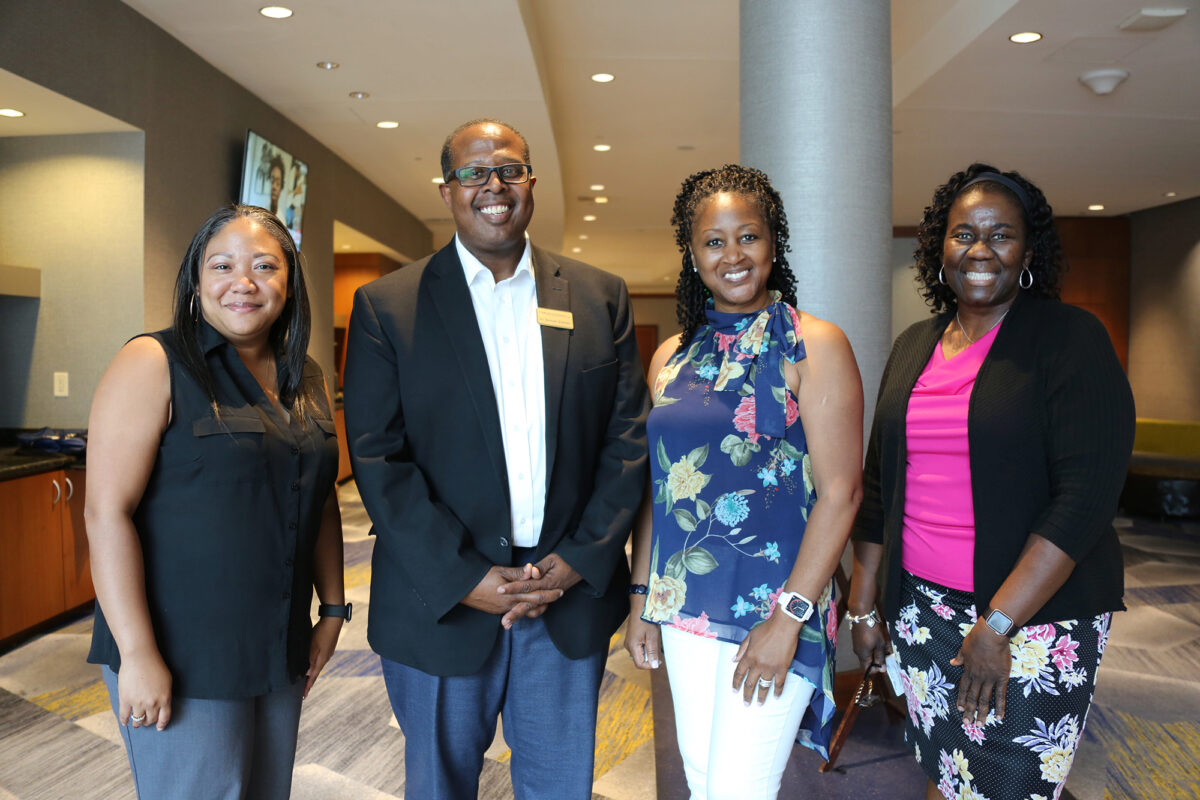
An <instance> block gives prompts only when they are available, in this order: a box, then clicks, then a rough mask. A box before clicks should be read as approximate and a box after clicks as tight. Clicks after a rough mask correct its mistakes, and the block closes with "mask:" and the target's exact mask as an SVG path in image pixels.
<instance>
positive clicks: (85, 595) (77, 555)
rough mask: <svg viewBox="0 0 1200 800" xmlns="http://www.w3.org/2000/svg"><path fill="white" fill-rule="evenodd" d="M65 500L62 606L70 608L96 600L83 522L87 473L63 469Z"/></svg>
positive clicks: (63, 514) (63, 511) (63, 513)
mask: <svg viewBox="0 0 1200 800" xmlns="http://www.w3.org/2000/svg"><path fill="white" fill-rule="evenodd" d="M65 472H66V476H65V477H66V485H67V500H66V505H65V506H63V509H62V547H63V561H62V570H63V608H64V609H72V608H75V607H76V606H81V605H83V604H84V603H88V602H91V601H92V600H95V599H96V590H95V588H94V587H93V586H92V559H91V558H90V557H89V553H90V551H89V550H88V539H87V528H86V527H84V524H83V501H84V496H85V495H86V494H87V473H86V472H84V471H83V470H81V469H69V470H66V471H65Z"/></svg>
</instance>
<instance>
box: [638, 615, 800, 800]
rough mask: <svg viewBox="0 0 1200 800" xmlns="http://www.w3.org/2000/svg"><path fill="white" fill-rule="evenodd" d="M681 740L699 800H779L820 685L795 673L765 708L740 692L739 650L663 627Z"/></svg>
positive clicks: (686, 768) (686, 771)
mask: <svg viewBox="0 0 1200 800" xmlns="http://www.w3.org/2000/svg"><path fill="white" fill-rule="evenodd" d="M661 629H662V645H663V659H664V660H665V662H666V665H667V676H668V678H670V681H671V698H672V700H673V701H674V703H675V734H676V736H677V737H678V739H679V753H680V755H682V756H683V770H684V774H685V775H686V776H687V782H688V789H690V790H691V793H692V800H725V798H730V799H731V800H775V797H776V796H777V795H778V794H779V783H780V781H781V780H782V778H783V770H784V767H786V766H787V762H788V757H789V756H790V755H791V753H792V745H793V744H794V743H795V740H796V732H797V731H798V730H800V720H801V718H802V717H803V716H804V711H805V709H807V708H808V702H809V700H811V699H812V695H813V686H812V684H810V683H809V682H808V681H806V680H804V679H802V678H800V677H799V676H798V675H796V674H795V673H794V672H789V673H788V676H787V680H786V681H785V682H784V685H783V694H782V695H781V696H779V697H776V696H775V690H774V688H772V689H771V692H770V693H769V694H768V695H767V701H766V702H765V703H763V704H762V705H761V706H760V705H759V704H758V699H757V697H756V698H755V700H754V702H752V703H751V704H750V706H749V707H747V706H746V705H745V700H744V695H743V693H742V691H741V690H738V691H737V692H734V691H733V689H732V686H733V671H734V669H735V668H736V666H737V665H736V664H734V663H733V657H734V655H735V654H736V653H737V651H738V646H737V645H735V644H730V643H729V642H721V641H718V640H716V639H705V638H704V637H702V636H696V635H695V634H691V633H684V632H683V631H680V630H677V629H675V628H671V627H668V626H666V625H663V626H662V628H661Z"/></svg>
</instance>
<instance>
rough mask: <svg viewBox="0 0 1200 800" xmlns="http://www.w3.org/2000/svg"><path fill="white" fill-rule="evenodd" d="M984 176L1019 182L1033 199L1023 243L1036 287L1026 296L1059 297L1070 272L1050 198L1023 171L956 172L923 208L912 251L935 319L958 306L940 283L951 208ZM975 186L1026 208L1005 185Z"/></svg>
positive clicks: (982, 167) (975, 167)
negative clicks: (1029, 252)
mask: <svg viewBox="0 0 1200 800" xmlns="http://www.w3.org/2000/svg"><path fill="white" fill-rule="evenodd" d="M985 172H994V173H998V174H1000V175H1003V176H1004V177H1006V178H1009V179H1010V180H1013V181H1015V182H1016V183H1017V184H1018V185H1019V186H1021V187H1022V188H1023V189H1025V192H1026V193H1027V194H1028V195H1029V200H1030V207H1029V209H1028V212H1027V214H1026V219H1025V226H1026V231H1025V241H1026V242H1027V244H1028V246H1029V247H1032V248H1033V258H1032V259H1031V260H1030V262H1029V271H1030V272H1032V273H1033V286H1031V287H1030V288H1029V289H1027V290H1025V291H1029V292H1032V293H1034V294H1040V295H1045V296H1046V297H1053V298H1056V299H1057V298H1058V289H1059V279H1060V278H1061V277H1062V273H1063V272H1065V271H1066V269H1067V262H1066V259H1065V258H1064V257H1063V252H1062V244H1061V243H1060V242H1059V240H1058V229H1057V228H1056V227H1055V226H1054V211H1053V209H1051V208H1050V204H1049V203H1048V202H1046V195H1044V194H1042V190H1041V189H1039V188H1038V187H1037V186H1034V185H1033V183H1031V182H1030V181H1029V180H1028V179H1027V178H1025V177H1024V176H1022V175H1021V174H1020V173H1019V172H1000V170H998V169H996V168H995V167H993V166H991V165H990V164H980V163H975V164H972V165H971V166H969V167H967V168H966V169H965V170H963V171H962V172H956V173H954V175H952V176H951V177H950V180H948V181H946V182H945V183H944V184H942V185H941V186H939V187H938V188H937V191H936V192H934V193H933V202H932V203H930V204H929V205H928V206H926V207H925V216H924V217H923V218H922V220H921V224H920V225H919V226H918V227H917V249H916V250H914V251H913V259H914V261H915V262H916V263H915V264H914V265H913V266H914V267H915V268H916V270H917V281H918V282H919V283H920V284H921V287H922V288H921V294H922V296H924V298H925V303H926V304H927V305H929V306H930V308H931V309H932V311H933V313H934V314H940V313H942V312H943V311H948V310H952V309H954V308H957V307H958V298H956V297H955V296H954V292H953V291H951V289H950V287H949V286H947V285H946V284H944V283H941V282H939V281H938V272H939V271H940V270H941V269H942V246H943V242H944V240H945V238H946V227H947V225H948V224H949V223H948V220H949V217H950V207H951V206H952V205H954V201H955V200H956V199H957V198H958V196H959V194H960V193H961V192H962V190H963V187H964V186H966V184H968V183H970V182H971V181H972V180H973V179H974V178H975V177H976V176H978V175H981V174H983V173H985ZM976 187H979V188H982V189H985V190H987V191H989V192H1001V193H1003V194H1004V195H1006V196H1007V197H1009V198H1011V199H1012V201H1013V202H1014V203H1016V204H1017V207H1018V208H1022V204H1021V199H1020V198H1019V197H1017V195H1016V193H1015V192H1013V191H1012V189H1010V188H1008V187H1007V186H1005V185H1003V184H1001V183H997V182H996V181H988V180H983V181H980V182H979V183H975V184H971V187H970V188H971V189H975V188H976Z"/></svg>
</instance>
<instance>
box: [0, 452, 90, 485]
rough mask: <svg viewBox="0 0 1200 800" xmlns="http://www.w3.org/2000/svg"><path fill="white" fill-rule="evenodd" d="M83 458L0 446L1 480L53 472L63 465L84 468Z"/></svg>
mask: <svg viewBox="0 0 1200 800" xmlns="http://www.w3.org/2000/svg"><path fill="white" fill-rule="evenodd" d="M82 466H83V460H82V459H79V458H76V457H75V456H69V455H64V454H62V453H46V452H42V451H38V450H28V449H18V448H16V447H0V481H9V480H12V479H13V478H24V477H25V476H26V475H37V474H38V473H41V472H52V471H53V470H56V469H62V468H63V467H76V468H82Z"/></svg>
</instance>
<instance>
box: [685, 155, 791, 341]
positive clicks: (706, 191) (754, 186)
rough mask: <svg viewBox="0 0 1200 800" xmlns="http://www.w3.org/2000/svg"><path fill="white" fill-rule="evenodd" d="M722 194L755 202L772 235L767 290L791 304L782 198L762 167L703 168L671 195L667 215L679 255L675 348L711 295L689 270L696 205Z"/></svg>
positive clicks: (697, 324) (693, 327)
mask: <svg viewBox="0 0 1200 800" xmlns="http://www.w3.org/2000/svg"><path fill="white" fill-rule="evenodd" d="M721 192H730V193H732V194H738V195H741V196H742V197H745V198H748V199H750V200H752V201H754V203H756V204H757V205H758V208H759V210H760V211H761V212H762V216H763V221H764V222H766V224H767V229H768V230H769V231H770V232H771V235H772V236H773V237H774V239H775V263H774V264H773V265H772V266H771V274H770V275H769V276H768V277H767V288H768V289H775V290H776V291H778V292H779V293H780V294H782V295H783V300H784V302H786V303H788V304H789V305H792V306H795V305H796V279H795V277H794V276H793V275H792V270H791V268H789V267H788V262H787V252H788V251H789V250H790V249H791V247H790V246H789V245H788V224H787V214H785V213H784V211H783V200H782V199H781V198H780V197H779V192H777V191H776V190H775V187H774V186H772V185H771V181H770V179H769V178H768V177H767V175H766V173H765V172H763V171H762V170H757V169H755V168H754V167H743V166H740V165H738V164H726V165H724V166H722V167H718V168H716V169H706V170H701V171H700V172H696V173H693V174H692V175H689V176H688V177H687V179H686V180H684V182H683V185H682V186H681V187H680V189H679V194H678V195H676V196H675V208H674V210H673V211H672V213H671V225H672V226H673V227H674V228H675V244H676V245H678V246H679V252H680V253H682V254H683V258H682V264H681V266H680V269H679V282H678V283H676V284H675V317H676V319H678V320H679V326H680V329H681V330H682V333H683V335H682V336H681V337H680V341H679V347H680V349H682V348H684V347H686V346H687V344H688V342H690V341H691V339H692V336H693V335H695V333H696V331H697V329H699V328H700V326H701V325H703V324H704V323H705V314H704V309H705V306H706V304H707V302H708V298H709V297H710V296H711V295H710V293H709V291H708V289H707V287H705V285H704V283H703V282H702V281H701V280H700V275H699V274H698V273H697V272H696V271H695V270H694V269H693V268H692V267H693V264H692V254H691V245H692V225H693V224H695V222H696V217H697V216H698V215H699V213H700V205H701V204H702V203H703V202H704V201H705V200H707V199H708V198H710V197H712V196H713V195H714V194H719V193H721Z"/></svg>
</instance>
